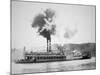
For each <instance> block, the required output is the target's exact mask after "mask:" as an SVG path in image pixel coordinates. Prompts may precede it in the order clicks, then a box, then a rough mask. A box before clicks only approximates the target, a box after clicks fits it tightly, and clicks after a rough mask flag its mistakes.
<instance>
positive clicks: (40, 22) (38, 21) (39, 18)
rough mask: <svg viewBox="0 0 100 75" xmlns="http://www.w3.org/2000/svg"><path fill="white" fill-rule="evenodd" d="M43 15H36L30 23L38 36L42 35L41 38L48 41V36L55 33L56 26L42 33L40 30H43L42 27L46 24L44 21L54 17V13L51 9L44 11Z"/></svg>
mask: <svg viewBox="0 0 100 75" xmlns="http://www.w3.org/2000/svg"><path fill="white" fill-rule="evenodd" d="M44 13H45V15H44V14H42V13H40V14H37V15H36V16H35V18H34V20H33V23H32V27H33V28H38V33H39V34H40V35H42V36H43V37H45V38H47V39H50V35H55V31H56V25H54V24H53V25H52V26H51V28H50V29H49V30H47V29H44V30H43V31H42V32H41V30H42V29H43V27H44V26H45V24H46V22H45V20H44V19H47V20H48V18H51V20H52V17H53V16H54V15H55V12H54V11H53V10H51V9H47V10H46V11H44Z"/></svg>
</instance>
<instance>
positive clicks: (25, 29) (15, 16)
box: [12, 1, 95, 49]
mask: <svg viewBox="0 0 100 75" xmlns="http://www.w3.org/2000/svg"><path fill="white" fill-rule="evenodd" d="M47 8H52V9H53V10H55V13H56V18H55V23H56V27H57V28H56V31H57V33H56V35H55V36H52V44H53V43H61V44H63V43H86V42H95V7H94V6H80V5H67V4H66V5H62V4H46V3H34V2H17V1H13V2H12V48H23V47H24V46H26V48H28V49H31V48H40V47H44V46H46V39H45V38H44V37H42V36H39V35H38V34H37V33H36V31H37V29H35V28H32V27H31V24H32V21H33V19H34V17H35V15H36V14H38V13H42V12H43V11H44V10H45V9H47ZM68 30H69V31H71V32H75V34H74V35H73V36H72V37H71V38H64V33H65V31H68Z"/></svg>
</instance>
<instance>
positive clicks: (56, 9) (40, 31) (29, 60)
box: [11, 0, 96, 74]
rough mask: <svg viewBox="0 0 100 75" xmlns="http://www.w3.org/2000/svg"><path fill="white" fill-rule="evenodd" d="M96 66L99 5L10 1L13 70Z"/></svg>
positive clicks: (49, 70)
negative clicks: (97, 10) (97, 12)
mask: <svg viewBox="0 0 100 75" xmlns="http://www.w3.org/2000/svg"><path fill="white" fill-rule="evenodd" d="M95 69H96V6H94V5H77V4H63V3H47V2H35V1H17V0H12V1H11V74H34V73H47V72H68V71H79V70H95Z"/></svg>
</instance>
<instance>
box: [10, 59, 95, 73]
mask: <svg viewBox="0 0 100 75" xmlns="http://www.w3.org/2000/svg"><path fill="white" fill-rule="evenodd" d="M95 68H96V60H95V58H91V59H85V60H73V61H59V62H46V63H28V64H16V63H14V62H12V71H11V73H12V74H21V73H38V72H54V71H73V70H90V69H95Z"/></svg>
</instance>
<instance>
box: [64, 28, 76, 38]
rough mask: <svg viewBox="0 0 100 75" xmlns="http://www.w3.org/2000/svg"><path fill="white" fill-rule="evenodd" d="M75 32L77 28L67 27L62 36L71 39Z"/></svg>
mask: <svg viewBox="0 0 100 75" xmlns="http://www.w3.org/2000/svg"><path fill="white" fill-rule="evenodd" d="M76 33H77V29H74V30H71V29H69V28H67V29H66V30H65V33H64V38H67V39H71V38H72V37H74V36H75V34H76Z"/></svg>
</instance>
